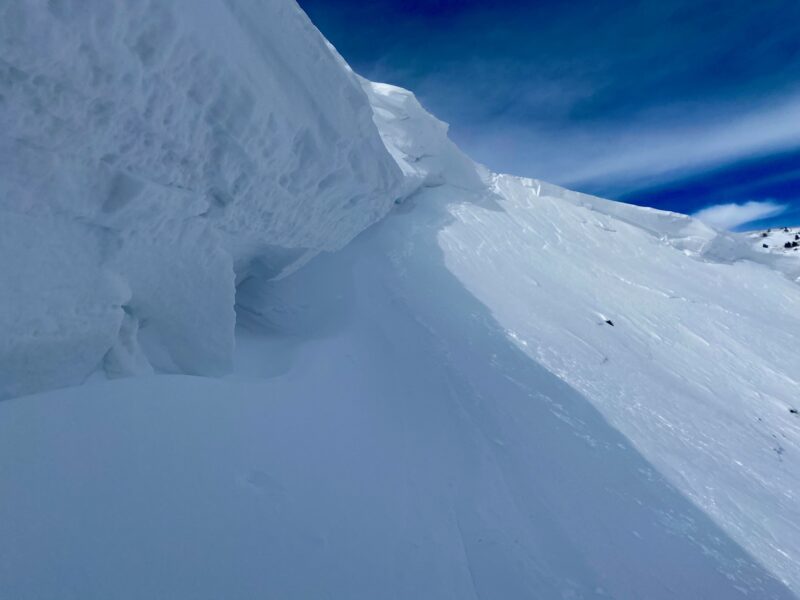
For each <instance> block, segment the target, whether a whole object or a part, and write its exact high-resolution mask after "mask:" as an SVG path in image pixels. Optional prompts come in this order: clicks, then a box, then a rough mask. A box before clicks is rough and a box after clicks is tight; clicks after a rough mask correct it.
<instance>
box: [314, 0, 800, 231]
mask: <svg viewBox="0 0 800 600" xmlns="http://www.w3.org/2000/svg"><path fill="white" fill-rule="evenodd" d="M300 4H301V6H302V7H303V8H304V9H305V10H306V12H307V13H308V14H309V16H310V17H311V18H312V20H313V21H314V22H315V23H316V25H317V26H318V27H319V28H320V29H321V30H322V32H323V33H324V34H325V35H326V36H327V37H328V39H329V40H331V42H333V44H334V45H335V46H336V47H337V48H338V50H339V51H340V52H341V53H342V55H343V56H344V57H345V58H346V59H347V60H348V62H350V64H351V65H352V66H353V67H354V68H355V70H356V71H358V72H359V73H361V74H362V75H364V76H366V77H368V78H370V79H373V80H377V81H385V82H389V83H394V84H397V85H401V86H403V87H406V88H409V89H411V90H413V91H414V92H415V93H416V94H417V96H418V97H419V99H420V101H421V102H422V103H423V104H424V105H425V106H426V107H427V108H428V109H429V110H431V112H433V113H434V114H436V115H437V116H438V117H439V118H441V119H443V120H445V121H447V122H449V123H450V124H451V137H452V138H453V139H454V140H455V141H456V143H458V144H459V145H460V146H461V147H462V148H463V149H464V150H465V151H466V152H467V153H468V154H470V156H472V157H473V158H474V159H476V160H478V161H480V162H482V163H484V164H486V165H488V166H489V167H491V168H492V169H493V170H496V171H501V172H506V173H514V174H517V175H527V176H531V177H539V178H542V179H545V180H548V181H552V182H554V183H559V184H562V185H565V186H568V187H571V188H573V189H577V190H581V191H586V192H590V193H595V194H598V195H601V196H605V197H610V198H616V199H620V200H624V201H627V202H633V203H637V204H644V205H650V206H656V207H659V208H664V209H670V210H677V211H680V212H685V213H693V212H696V211H698V210H700V209H702V208H704V207H707V206H710V205H718V204H722V205H727V204H733V205H734V206H731V207H728V209H726V210H725V211H724V212H725V215H726V218H724V219H723V221H724V222H720V223H717V224H718V225H720V226H727V227H731V228H736V227H738V228H751V227H756V226H768V225H769V226H771V225H777V224H788V225H800V1H798V0H760V1H758V2H755V1H753V0H747V1H743V0H719V1H718V0H691V1H689V0H639V1H623V0H591V1H589V0H571V1H570V2H563V1H553V0H549V1H535V0H529V1H526V2H522V1H517V0H494V1H492V0H428V1H423V0H371V1H364V0H335V1H334V0H300ZM737 205H738V207H739V208H737ZM761 217H763V218H761ZM759 218H760V220H757V221H753V219H759ZM742 219H751V221H749V222H745V223H741V222H739V221H741V220H742Z"/></svg>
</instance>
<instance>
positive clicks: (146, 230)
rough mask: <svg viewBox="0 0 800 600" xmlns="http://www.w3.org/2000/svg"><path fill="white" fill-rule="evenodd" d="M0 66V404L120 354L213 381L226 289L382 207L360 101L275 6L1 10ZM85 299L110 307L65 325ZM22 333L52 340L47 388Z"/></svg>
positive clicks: (389, 197)
mask: <svg viewBox="0 0 800 600" xmlns="http://www.w3.org/2000/svg"><path fill="white" fill-rule="evenodd" d="M0 55H2V57H3V60H2V62H1V63H0V106H1V107H2V110H0V130H1V131H3V135H2V137H0V236H2V237H3V238H5V240H6V241H5V242H0V243H4V244H5V243H8V244H14V246H15V247H16V246H18V244H17V243H16V239H17V237H18V236H20V235H22V232H16V231H14V229H15V224H16V223H17V222H18V221H19V220H20V219H22V218H24V220H25V223H26V225H25V226H26V227H30V228H31V230H30V231H29V232H28V235H30V236H31V237H30V242H29V243H28V244H27V249H26V255H25V257H21V256H20V255H19V253H10V254H9V253H6V254H5V256H6V261H9V260H10V261H12V262H16V261H17V260H25V261H32V262H33V263H35V264H36V265H37V267H36V270H37V271H38V272H37V273H36V274H32V275H31V276H30V277H27V276H25V275H20V277H12V275H14V274H16V273H18V272H20V271H22V270H23V265H22V264H11V265H9V266H8V267H7V268H4V269H3V270H2V271H0V277H1V278H2V279H0V287H2V288H4V289H5V294H7V296H6V297H5V302H4V304H3V307H4V308H5V313H6V314H4V316H3V317H2V318H3V324H4V330H3V331H4V337H5V340H4V345H5V346H6V350H5V352H3V354H0V397H8V396H14V395H17V394H20V393H24V392H31V391H36V390H39V389H46V388H49V387H53V386H57V385H68V384H73V383H76V382H78V381H80V380H81V379H83V378H85V377H86V376H87V375H88V374H89V373H91V372H92V371H93V370H94V369H95V368H96V367H97V366H98V365H99V364H100V363H101V362H102V360H103V355H104V353H105V352H106V351H109V350H110V349H111V348H112V347H115V346H116V347H118V346H119V344H121V343H123V341H122V338H124V337H126V336H127V337H128V340H127V342H125V343H127V344H129V345H130V344H133V345H134V346H135V347H134V348H132V351H133V352H134V354H136V355H138V356H139V360H138V361H137V362H138V363H143V365H144V368H145V369H147V368H150V366H154V367H156V368H158V369H160V370H167V371H176V372H184V373H202V374H220V373H224V372H227V371H229V370H230V368H231V356H232V354H231V353H232V350H233V344H234V337H233V328H234V312H233V303H234V294H235V289H234V285H235V282H236V281H237V280H239V281H240V280H242V279H244V278H246V277H247V276H248V274H249V273H250V272H251V270H252V269H253V268H257V269H260V270H263V268H264V265H267V266H268V267H269V268H270V269H272V270H273V275H277V274H280V273H285V272H289V271H291V270H292V269H293V268H296V267H297V266H299V265H301V264H302V263H303V262H305V261H307V260H308V259H309V258H311V257H312V256H313V255H314V254H316V253H317V252H319V251H320V250H334V249H336V248H339V247H341V246H342V245H344V244H345V243H347V242H348V241H349V240H350V239H352V237H353V236H355V235H356V234H357V233H358V232H359V231H361V230H362V229H364V228H365V227H366V226H368V225H370V224H371V223H373V222H375V221H376V220H378V219H379V218H381V217H382V216H383V215H384V214H386V212H387V211H388V210H389V208H390V207H391V206H392V203H393V201H394V200H395V199H396V197H397V194H398V193H399V192H400V186H401V184H402V179H401V174H400V171H399V169H398V167H397V166H396V164H395V162H394V161H393V160H392V159H391V157H390V156H389V155H388V153H387V152H386V150H385V148H384V147H383V145H382V144H381V140H380V138H379V135H378V133H377V131H376V129H375V126H374V124H373V123H372V111H371V109H370V106H369V103H368V101H367V98H366V95H365V94H364V92H363V91H362V89H361V84H360V83H359V81H358V80H357V78H356V76H355V75H354V74H353V73H352V72H350V71H349V70H346V69H343V68H341V63H342V61H341V58H340V57H339V56H338V55H337V54H336V53H335V52H334V51H333V50H332V49H331V48H330V47H329V45H328V44H327V42H326V41H325V40H324V38H323V37H322V36H321V35H320V34H319V32H318V31H317V30H316V29H315V28H314V26H313V25H312V24H311V23H310V22H309V21H308V19H307V17H306V16H305V15H304V14H303V13H302V11H300V9H299V8H298V7H297V6H296V5H294V4H293V3H287V2H284V1H282V0H268V1H266V2H256V1H254V0H246V1H242V2H235V3H233V2H224V1H223V0H215V1H212V2H206V3H204V6H203V8H202V10H198V9H197V7H196V6H195V3H194V2H190V1H189V0H179V1H178V0H176V1H175V2H169V3H164V2H159V1H149V2H139V1H134V0H127V1H125V2H118V3H114V4H110V3H108V2H105V1H103V0H87V1H83V0H81V1H80V2H70V1H68V0H59V1H55V0H51V1H45V0H31V1H30V2H27V1H26V2H7V3H3V5H2V6H0ZM64 231H80V234H79V237H80V239H81V240H83V242H82V244H83V245H84V246H86V249H85V250H81V255H80V257H79V258H78V259H77V260H76V261H74V262H72V261H65V260H62V259H60V258H59V257H57V254H58V253H63V254H70V253H72V252H73V248H72V246H70V245H69V243H70V242H69V239H73V238H70V237H69V235H68V234H64V233H62V232H64ZM34 236H35V237H34ZM34 240H37V241H36V242H34ZM90 248H92V249H90ZM90 254H92V257H91V258H90ZM8 257H10V259H9V258H8ZM254 261H256V262H255V263H254ZM26 272H30V271H29V270H27V271H26ZM21 279H27V281H24V282H23V281H21ZM56 280H74V282H75V285H70V286H66V287H62V288H57V286H55V285H50V282H53V281H56ZM86 281H96V282H98V285H99V286H100V287H101V288H107V287H112V288H113V287H116V288H119V287H120V285H122V287H123V288H124V287H126V286H127V288H128V291H127V294H128V296H129V298H125V299H121V298H120V296H119V294H117V295H113V296H110V297H108V298H105V297H103V296H101V295H98V298H97V302H98V303H99V305H100V306H98V307H97V310H98V311H101V310H102V311H104V313H107V314H104V315H103V317H102V318H101V319H97V320H96V321H94V320H91V321H87V320H81V319H80V318H77V319H76V318H75V317H74V316H73V315H74V312H75V309H74V308H73V307H74V306H76V305H79V304H82V302H83V299H82V294H84V292H85V290H86V287H85V285H84V284H85V282H86ZM36 282H38V284H37V285H38V287H35V288H34V287H33V286H34V285H35V284H36ZM120 282H122V284H120ZM32 297H35V302H33V303H31V302H30V299H31V298H32ZM123 303H124V306H121V305H123ZM92 310H94V309H92ZM44 313H47V315H48V316H47V317H46V318H44V316H43V315H44ZM123 314H124V315H127V316H126V317H125V320H126V321H127V322H129V323H130V326H127V329H126V331H125V332H123V331H120V330H119V327H120V324H121V323H122V322H123ZM113 323H116V329H117V330H116V331H115V330H114V329H115V327H114V326H113ZM34 329H40V330H47V331H48V332H50V333H49V335H50V338H48V339H52V338H53V337H55V338H62V339H65V340H66V339H68V340H70V344H69V347H68V348H67V347H66V346H65V347H64V348H65V349H64V351H63V352H61V353H60V354H59V356H58V372H55V371H54V370H53V366H52V363H53V361H52V360H50V359H49V358H47V357H49V356H51V346H50V345H49V343H43V344H39V345H37V344H35V343H33V342H32V340H31V336H30V332H31V331H32V330H34ZM138 329H141V331H142V337H143V338H144V337H146V338H148V339H149V340H151V342H154V343H151V344H150V346H151V347H150V348H149V349H147V348H141V347H139V346H140V344H139V341H138V336H130V335H129V333H130V332H131V331H136V330H138ZM9 347H10V348H13V349H14V355H13V356H12V355H9V354H8V352H9V350H8V349H7V348H9ZM23 348H25V351H24V353H22V352H21V349H23ZM98 353H99V355H98ZM73 358H74V360H73ZM20 361H21V362H22V363H24V364H25V365H26V368H25V369H24V370H20V369H18V368H16V367H12V366H11V364H12V363H14V364H18V363H19V362H20ZM70 363H71V364H70ZM140 370H141V369H140V368H135V369H133V370H131V369H128V367H127V366H125V361H122V362H120V361H115V367H114V371H115V372H122V373H130V372H138V371H140Z"/></svg>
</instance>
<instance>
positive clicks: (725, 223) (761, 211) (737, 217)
mask: <svg viewBox="0 0 800 600" xmlns="http://www.w3.org/2000/svg"><path fill="white" fill-rule="evenodd" d="M784 210H786V206H785V205H783V204H776V203H775V202H769V201H767V202H745V203H744V204H715V205H714V206H708V207H706V208H704V209H702V210H699V211H697V212H696V213H694V215H693V216H694V217H695V218H697V219H700V220H701V221H703V222H704V223H706V224H708V225H711V226H712V227H716V228H717V229H735V228H737V227H740V226H741V225H745V224H746V223H751V222H753V221H758V220H759V219H765V218H767V217H774V216H775V215H779V214H780V213H782V212H783V211H784Z"/></svg>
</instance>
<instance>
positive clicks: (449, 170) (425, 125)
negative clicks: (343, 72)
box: [359, 78, 488, 197]
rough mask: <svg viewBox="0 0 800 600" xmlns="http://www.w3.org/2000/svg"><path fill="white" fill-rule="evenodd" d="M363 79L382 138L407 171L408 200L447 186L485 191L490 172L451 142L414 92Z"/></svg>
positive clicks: (406, 187) (445, 126)
mask: <svg viewBox="0 0 800 600" xmlns="http://www.w3.org/2000/svg"><path fill="white" fill-rule="evenodd" d="M359 79H360V81H361V85H362V86H363V87H364V91H365V92H366V93H367V96H368V97H369V101H370V104H371V105H372V110H373V112H374V117H373V118H374V120H375V124H376V125H377V127H378V131H379V132H380V135H381V139H382V140H383V143H384V144H385V145H386V149H387V150H388V151H389V153H390V154H391V155H392V157H393V158H394V159H395V161H397V164H398V166H399V167H400V169H401V170H402V171H403V176H404V181H403V188H402V190H403V196H404V197H408V196H410V195H411V194H413V193H414V192H416V191H417V190H419V189H421V188H427V187H437V186H440V185H444V184H445V183H449V184H451V185H453V186H455V187H459V188H464V189H471V190H476V189H482V188H484V187H485V180H487V179H488V171H487V170H486V169H484V168H483V167H481V166H479V165H476V163H475V162H473V161H472V159H470V158H469V157H468V156H467V155H466V154H464V153H463V152H462V151H461V150H460V149H459V148H458V146H456V145H455V144H454V143H453V142H452V141H450V138H449V137H447V130H448V125H447V123H445V122H443V121H440V120H439V119H437V118H436V117H434V116H433V115H432V114H430V113H429V112H428V111H426V110H425V109H424V108H423V107H422V105H421V104H420V103H419V101H418V100H417V98H416V97H415V96H414V94H413V93H412V92H409V91H408V90H404V89H403V88H400V87H397V86H394V85H389V84H387V83H374V82H372V81H368V80H366V79H363V78H359Z"/></svg>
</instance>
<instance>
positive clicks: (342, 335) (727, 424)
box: [0, 0, 800, 600]
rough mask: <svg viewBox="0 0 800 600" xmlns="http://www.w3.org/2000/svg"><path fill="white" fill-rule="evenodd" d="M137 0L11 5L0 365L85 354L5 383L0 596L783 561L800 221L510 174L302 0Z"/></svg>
mask: <svg viewBox="0 0 800 600" xmlns="http://www.w3.org/2000/svg"><path fill="white" fill-rule="evenodd" d="M121 6H122V7H123V8H124V10H122V9H120V10H116V11H115V10H111V9H110V8H107V5H106V4H105V3H101V2H99V1H98V2H82V3H77V2H76V3H74V4H70V3H59V2H49V3H44V2H42V3H37V2H30V3H24V4H23V3H19V4H17V5H14V6H7V7H3V9H2V10H4V11H5V12H4V14H3V15H2V16H4V17H6V19H5V20H3V21H0V23H2V24H1V25H0V27H4V28H5V29H4V30H3V37H2V38H0V39H1V40H2V41H0V44H3V45H4V46H3V48H4V54H3V58H4V60H6V61H7V62H4V63H0V64H2V66H3V69H5V71H3V73H4V77H5V78H4V79H2V80H0V83H2V85H5V86H6V87H5V88H3V89H4V90H7V91H8V94H6V93H5V91H3V92H2V93H3V94H4V98H5V99H4V102H5V103H6V104H4V105H2V106H3V112H2V113H0V114H2V117H0V118H2V119H3V121H4V122H6V121H7V122H8V124H9V126H12V127H15V128H16V129H14V131H15V135H13V136H3V137H2V138H0V139H2V144H3V146H2V151H0V174H3V175H6V174H7V175H8V177H6V178H5V179H0V190H2V195H0V216H2V218H3V220H2V222H0V250H2V252H3V255H4V256H10V257H12V260H9V261H7V262H6V263H4V265H3V267H2V269H0V277H2V278H5V279H6V280H7V282H8V285H6V284H4V285H2V286H0V326H2V330H3V333H5V332H10V334H9V335H8V336H5V335H4V337H3V339H2V340H0V368H1V369H2V370H0V384H2V388H0V389H2V392H0V393H3V394H5V395H7V396H21V395H22V394H23V393H25V392H26V391H29V390H33V389H48V388H54V387H58V386H63V385H66V384H70V383H77V382H79V381H81V380H82V379H83V378H85V377H86V376H87V375H88V374H90V373H94V376H93V377H92V378H91V379H90V381H89V382H87V383H86V384H84V385H82V386H77V387H71V388H68V389H64V390H56V391H50V392H47V393H43V394H37V395H32V396H25V397H18V398H15V399H13V400H7V401H4V402H2V403H0V489H2V490H4V493H3V494H2V500H0V597H2V596H3V595H4V594H5V595H8V596H9V597H10V598H51V597H58V598H63V599H70V598H75V599H80V600H87V599H93V598H98V599H100V598H103V599H105V598H121V599H124V598H131V599H138V598H153V597H165V598H174V599H183V598H186V599H192V600H198V599H203V598H208V599H212V598H213V599H216V598H229V599H250V598H263V597H270V598H272V597H275V598H325V597H330V598H364V599H374V598H403V599H406V598H414V599H417V598H432V599H433V598H435V599H442V598H453V599H459V600H460V599H463V598H483V599H493V598H504V599H506V598H507V599H512V598H526V599H527V598H546V599H550V598H619V599H640V598H651V599H665V600H666V599H674V598H681V599H684V598H685V599H690V598H693V599H725V600H727V599H731V598H758V599H759V600H760V599H762V598H763V599H770V598H781V599H783V598H787V599H788V598H794V597H796V595H797V593H798V590H800V577H799V576H798V573H800V526H799V525H798V523H800V501H799V500H800V499H799V498H798V496H799V495H800V416H799V415H798V412H797V410H798V409H800V399H798V396H797V393H798V388H800V385H798V383H799V382H798V379H797V377H798V373H800V355H799V354H798V353H797V352H796V351H795V349H794V344H795V343H796V339H797V336H798V333H800V287H799V286H798V285H797V281H796V277H798V276H800V272H798V271H797V270H796V269H797V262H798V261H797V260H796V257H795V256H793V255H787V254H788V252H790V250H787V252H785V253H779V252H762V251H760V249H759V247H758V246H757V245H756V241H757V240H755V239H754V238H752V237H748V236H747V235H743V234H732V233H726V232H718V231H716V230H714V229H712V228H710V227H708V226H706V225H704V224H702V223H701V222H699V221H697V220H695V219H692V218H690V217H687V216H684V215H678V214H675V213H668V212H663V211H657V210H654V209H644V208H639V207H634V206H629V205H624V204H620V203H616V202H610V201H607V200H602V199H599V198H594V197H591V196H587V195H584V194H579V193H576V192H570V191H568V190H564V189H562V188H559V187H557V186H553V185H550V184H547V183H544V182H540V181H537V180H532V179H522V178H516V177H510V176H505V175H495V174H492V173H489V172H488V171H487V170H486V169H485V168H483V167H481V166H479V165H476V164H474V163H473V162H472V161H471V160H470V159H469V158H468V157H466V156H465V155H464V154H463V153H461V151H460V150H459V149H458V148H457V147H456V146H455V145H453V144H452V142H450V140H448V138H447V126H446V124H444V123H442V122H441V121H439V120H437V119H435V117H433V116H431V115H429V114H428V113H427V112H426V111H425V110H424V108H423V107H422V106H421V105H420V104H419V102H418V101H417V100H416V99H415V98H414V96H413V94H412V93H410V92H408V91H406V90H402V89H400V88H397V87H394V86H391V85H386V84H377V83H372V82H368V81H365V80H363V79H360V78H358V77H357V76H356V75H355V74H353V73H352V72H351V71H350V69H349V67H347V65H346V64H345V63H344V61H343V60H342V59H341V57H339V56H338V55H337V54H336V52H335V50H333V49H332V48H331V47H330V46H329V45H328V44H327V43H326V42H325V40H324V39H323V38H322V36H321V35H320V34H319V33H318V32H317V31H316V30H315V29H314V28H313V26H312V25H311V24H310V23H309V22H308V20H307V19H306V17H305V16H304V15H303V14H302V12H301V11H300V10H299V9H298V8H297V7H296V6H295V5H294V4H293V3H290V2H278V1H277V0H275V1H273V0H270V1H267V2H239V1H237V2H222V1H220V2H213V3H207V4H205V5H204V6H203V8H202V10H200V9H199V8H198V7H197V6H198V5H195V4H192V3H188V2H174V3H155V2H153V3H141V4H138V3H133V2H130V3H125V4H123V5H121ZM61 19H64V20H63V21H62V20H61ZM9 23H11V25H9ZM145 32H147V33H145ZM23 35H24V36H27V37H25V40H28V39H36V38H37V36H39V37H41V44H42V46H41V47H40V48H28V47H27V45H28V43H27V41H26V42H23ZM59 36H60V37H59ZM6 40H9V41H8V42H7V41H6ZM210 41H212V42H213V43H209V42H210ZM12 42H13V44H12ZM70 44H72V46H71V45H70ZM60 47H63V48H67V49H70V48H72V50H73V51H65V52H63V56H61V55H56V53H55V50H54V49H55V48H60ZM84 47H85V48H84ZM82 48H83V49H82ZM101 48H106V49H107V52H106V54H104V53H101V52H100V49H101ZM115 48H116V50H114V51H113V52H112V51H111V50H110V49H115ZM148 48H150V49H152V48H155V50H154V51H151V50H148ZM126 53H128V54H126ZM6 57H10V58H8V59H6ZM115 61H119V68H113V69H112V68H111V66H112V64H113V63H114V62H115ZM186 61H188V62H186ZM9 65H11V66H13V69H11V68H10V67H9ZM104 66H105V67H107V71H108V73H106V77H111V79H109V80H108V82H107V83H106V84H102V85H99V86H93V85H90V83H91V82H92V81H93V80H94V79H93V77H94V76H93V75H92V73H93V72H94V70H95V67H97V68H99V69H100V70H101V72H102V69H103V67H104ZM17 71H19V72H21V73H22V75H20V74H19V73H18V72H17ZM37 75H41V77H40V78H39V79H35V78H36V76H37ZM9 77H10V79H9ZM100 79H101V80H102V78H100ZM203 82H205V87H203V86H200V87H202V88H203V91H202V93H205V94H207V95H206V96H202V97H203V98H205V99H206V100H205V101H202V102H201V101H199V100H198V101H196V100H193V99H192V98H191V97H190V96H186V99H185V100H183V101H182V102H183V103H178V104H175V103H176V102H177V99H178V98H180V97H181V94H182V93H184V94H186V93H187V90H193V89H194V90H198V93H200V91H199V88H197V86H198V85H199V84H200V83H203ZM51 83H52V86H54V87H50V86H51ZM195 84H197V85H195ZM59 86H60V87H59ZM193 86H194V87H193ZM55 89H61V90H63V91H61V92H58V93H56V92H54V91H53V90H55ZM79 91H80V94H79V93H78V92H79ZM15 94H16V95H15ZM42 94H45V95H42ZM81 94H82V95H81ZM37 98H38V101H37V100H36V99H37ZM79 98H83V101H84V104H81V101H80V100H79ZM242 98H245V99H246V101H244V100H242V102H240V100H241V99H242ZM9 99H11V101H13V102H16V103H17V104H12V105H11V106H12V107H14V111H16V114H17V116H20V115H23V116H24V115H28V113H30V114H29V116H28V117H25V118H20V119H15V118H14V117H13V115H14V114H15V113H14V112H8V111H6V107H7V106H9V104H8V102H9ZM98 101H100V102H103V101H108V102H109V103H110V104H111V105H112V106H114V107H115V108H114V109H113V110H112V111H111V113H110V114H112V115H113V118H109V119H108V120H107V121H106V122H105V124H102V125H101V124H98V123H97V122H96V121H95V117H93V116H91V114H90V112H85V111H87V110H88V108H87V107H88V106H89V105H92V104H93V103H95V102H98ZM37 106H38V109H37ZM148 106H152V107H153V108H152V110H148V108H147V107H148ZM248 106H249V108H248ZM76 107H83V108H81V109H80V110H79V108H76ZM37 110H38V111H39V112H37ZM170 110H172V114H173V118H174V119H176V120H175V121H173V122H172V124H173V127H172V128H170V127H164V126H163V123H161V121H160V119H162V118H164V116H165V115H166V114H167V113H169V112H170ZM20 111H21V112H20ZM25 111H28V112H25ZM59 111H60V112H59ZM82 111H84V112H82ZM37 119H38V125H37ZM129 120H132V121H130V122H132V123H133V124H131V125H127V126H126V125H125V123H128V122H129ZM159 123H161V126H160V125H159ZM270 123H272V125H270ZM143 124H144V125H145V126H143ZM126 127H127V128H126ZM272 128H274V130H273V129H272ZM47 132H51V133H52V134H48V133H47ZM79 132H83V133H82V134H80V135H79ZM142 132H147V135H148V136H149V137H147V136H145V137H144V138H143V137H142V135H143V133H142ZM26 136H27V137H26ZM146 139H149V140H150V142H146V141H145V140H146ZM298 140H300V141H298ZM309 140H312V141H309ZM168 142H169V143H172V142H174V143H175V144H177V146H176V148H177V149H176V150H175V152H176V156H178V157H182V158H184V159H186V160H185V164H184V161H182V160H181V159H177V162H169V159H167V158H166V157H167V156H168V155H169V152H166V150H164V148H165V144H166V145H168ZM273 142H274V143H273ZM128 144H130V148H129V149H128V150H127V151H125V152H122V151H120V150H119V148H122V147H124V146H126V145H128ZM113 148H118V150H116V151H114V152H115V153H116V155H117V157H116V158H115V161H117V162H114V163H113V164H108V159H107V158H104V156H105V154H107V153H109V152H112V149H113ZM309 148H311V150H308V149H309ZM120 161H121V162H120ZM165 161H167V162H165ZM123 165H124V166H123ZM242 177H243V178H244V179H243V181H245V182H246V183H242V184H241V185H237V184H236V182H237V181H242V179H241V178H242ZM175 182H180V183H179V184H178V185H173V184H174V183H175ZM218 192H224V193H223V195H222V196H217V195H216V194H218ZM15 199H17V200H18V202H16V203H15V202H14V200H15ZM392 206H394V210H392V211H391V212H389V213H388V216H386V218H381V217H383V216H384V215H386V213H387V212H388V211H390V207H392ZM376 220H378V221H379V222H378V223H376V224H374V225H372V226H369V225H370V224H372V223H374V222H375V221H376ZM359 232H360V233H359ZM787 235H788V234H787ZM353 236H357V237H355V239H353V240H352V241H349V240H351V238H353ZM348 241H349V243H347V242H348ZM344 244H346V245H344ZM343 245H344V247H343V248H341V249H339V250H338V251H335V252H332V253H327V252H323V253H321V254H319V255H317V256H314V255H315V254H318V251H319V250H324V249H327V250H335V249H336V248H339V247H341V246H343ZM12 283H13V285H12ZM234 322H236V323H237V324H238V327H237V329H236V338H235V348H234V338H233V331H234V329H233V327H234ZM228 368H232V370H233V373H232V374H230V375H228V376H226V377H224V378H217V379H214V378H199V377H190V376H186V375H165V374H163V372H164V371H170V372H178V373H181V372H182V373H186V372H190V373H195V372H202V373H206V374H212V373H219V372H223V371H224V370H226V369H228ZM155 373H162V374H155ZM131 374H137V375H139V377H129V378H126V379H117V380H114V381H105V379H106V378H107V376H112V377H113V376H118V375H131ZM8 490H10V492H8Z"/></svg>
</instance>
